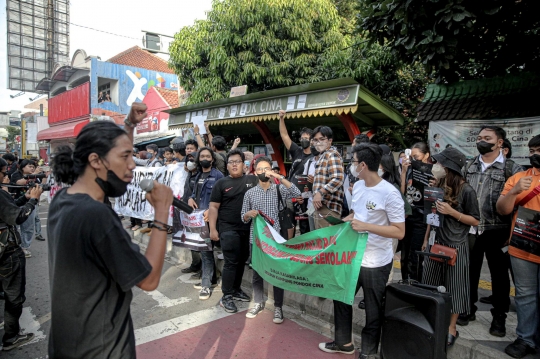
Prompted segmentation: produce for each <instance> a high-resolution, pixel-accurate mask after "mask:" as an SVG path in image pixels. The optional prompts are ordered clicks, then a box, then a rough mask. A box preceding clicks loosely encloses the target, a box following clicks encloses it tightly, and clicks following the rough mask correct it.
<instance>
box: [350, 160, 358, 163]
mask: <svg viewBox="0 0 540 359" xmlns="http://www.w3.org/2000/svg"><path fill="white" fill-rule="evenodd" d="M351 163H360V161H357V160H351Z"/></svg>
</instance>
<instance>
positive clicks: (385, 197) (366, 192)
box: [351, 180, 405, 268]
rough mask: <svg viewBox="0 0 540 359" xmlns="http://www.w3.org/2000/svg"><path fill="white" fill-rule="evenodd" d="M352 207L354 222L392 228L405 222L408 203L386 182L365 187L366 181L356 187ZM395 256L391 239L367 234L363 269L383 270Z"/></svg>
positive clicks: (360, 182)
mask: <svg viewBox="0 0 540 359" xmlns="http://www.w3.org/2000/svg"><path fill="white" fill-rule="evenodd" d="M351 208H352V210H353V211H354V219H357V220H359V221H362V222H365V223H369V224H376V225H380V226H389V225H390V223H404V222H405V203H404V202H403V199H402V197H401V194H400V193H399V191H398V190H397V189H396V187H394V186H393V185H392V184H390V183H389V182H387V181H384V180H382V181H381V182H379V184H377V185H376V186H374V187H366V184H365V182H364V181H363V180H360V181H357V182H356V183H355V184H354V187H353V193H352V205H351ZM393 257H394V251H393V249H392V238H385V237H381V236H379V235H376V234H373V233H368V242H367V246H366V251H365V252H364V258H363V260H362V267H366V268H377V267H382V266H385V265H387V264H388V263H390V262H391V261H392V259H393Z"/></svg>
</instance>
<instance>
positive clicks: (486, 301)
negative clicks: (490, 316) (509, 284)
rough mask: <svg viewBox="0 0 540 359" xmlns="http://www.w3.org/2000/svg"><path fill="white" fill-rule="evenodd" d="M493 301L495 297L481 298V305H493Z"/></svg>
mask: <svg viewBox="0 0 540 359" xmlns="http://www.w3.org/2000/svg"><path fill="white" fill-rule="evenodd" d="M492 300H493V296H492V295H490V296H489V297H481V298H480V303H484V304H491V303H492Z"/></svg>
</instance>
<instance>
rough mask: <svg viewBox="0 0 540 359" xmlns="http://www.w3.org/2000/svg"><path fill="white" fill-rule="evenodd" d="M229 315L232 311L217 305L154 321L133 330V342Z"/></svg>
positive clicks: (150, 338)
mask: <svg viewBox="0 0 540 359" xmlns="http://www.w3.org/2000/svg"><path fill="white" fill-rule="evenodd" d="M244 310H247V308H245V309H239V311H240V312H241V311H244ZM229 315H232V313H227V312H225V311H224V310H223V308H221V307H219V306H217V307H212V308H210V309H204V310H201V311H198V312H194V313H190V314H186V315H182V316H179V317H176V318H173V319H170V320H166V321H164V322H161V323H156V324H153V325H149V326H147V327H144V328H140V329H137V330H135V343H137V345H141V344H145V343H148V342H151V341H154V340H157V339H161V338H165V337H168V336H170V335H173V334H177V333H180V332H182V331H184V330H188V329H191V328H194V327H197V326H199V325H203V324H206V323H210V322H213V321H214V320H218V319H221V318H225V317H227V316H229Z"/></svg>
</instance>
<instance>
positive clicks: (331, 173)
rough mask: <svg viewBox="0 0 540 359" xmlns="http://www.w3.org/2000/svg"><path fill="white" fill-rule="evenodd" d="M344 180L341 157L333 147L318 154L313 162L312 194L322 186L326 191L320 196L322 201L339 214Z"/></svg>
mask: <svg viewBox="0 0 540 359" xmlns="http://www.w3.org/2000/svg"><path fill="white" fill-rule="evenodd" d="M344 181H345V170H344V169H343V159H342V158H341V156H340V155H339V153H338V152H337V151H336V149H335V148H334V147H330V148H329V149H327V150H326V151H324V152H323V153H321V154H320V155H319V159H318V160H317V163H316V164H315V176H314V179H313V195H315V193H317V191H318V190H320V189H323V188H324V189H325V190H326V192H327V193H326V194H324V195H323V196H322V203H323V204H324V205H325V206H326V207H328V209H330V210H332V211H334V212H337V213H339V214H341V208H342V206H343V196H344V192H343V182H344ZM321 195H322V193H321Z"/></svg>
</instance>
